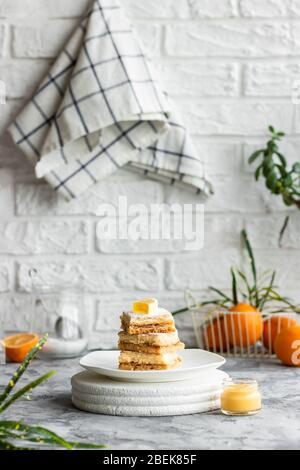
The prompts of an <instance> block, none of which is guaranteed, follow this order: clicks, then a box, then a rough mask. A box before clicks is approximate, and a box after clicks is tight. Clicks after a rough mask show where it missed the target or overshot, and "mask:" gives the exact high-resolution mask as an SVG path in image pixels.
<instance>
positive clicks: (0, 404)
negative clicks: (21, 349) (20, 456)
mask: <svg viewBox="0 0 300 470" xmlns="http://www.w3.org/2000/svg"><path fill="white" fill-rule="evenodd" d="M47 338H48V335H45V336H43V338H41V339H40V341H39V342H38V344H37V345H36V346H35V347H34V348H33V349H31V351H29V353H28V354H27V356H26V358H25V359H24V361H23V363H22V364H21V365H20V366H19V367H18V369H17V370H16V372H15V373H14V374H13V376H12V377H11V379H10V380H9V382H8V384H7V386H6V387H5V389H4V391H3V393H2V394H1V395H0V414H1V413H3V412H4V411H5V410H7V408H9V407H10V406H11V405H12V404H13V403H14V402H15V401H16V400H18V399H19V398H21V397H23V396H24V395H26V394H27V393H30V392H31V391H32V390H33V389H34V388H36V387H37V386H38V385H40V384H41V383H43V382H45V381H46V380H48V379H49V378H50V377H52V375H54V374H55V371H50V372H48V373H47V374H45V375H43V376H41V377H39V378H38V379H36V380H34V381H33V382H31V383H29V384H27V385H25V386H24V387H23V388H21V389H20V390H18V391H17V392H15V393H12V392H13V390H14V388H15V386H16V384H17V383H18V381H19V380H20V379H21V377H22V375H23V374H24V372H25V371H26V369H27V367H28V366H29V364H30V363H31V361H32V360H33V359H34V357H35V356H36V354H37V353H38V351H40V350H41V349H42V347H43V345H44V344H45V343H46V341H47ZM17 441H22V446H17V445H16V444H15V442H17ZM25 443H26V445H28V444H29V446H28V447H26V446H24V444H25ZM30 444H36V445H39V446H41V445H45V444H47V445H51V446H56V447H63V448H65V449H68V450H73V449H101V448H103V447H105V446H104V445H102V444H87V443H82V442H70V441H66V440H65V439H63V438H62V437H60V436H58V435H57V434H55V433H54V432H52V431H50V430H49V429H46V428H43V427H41V426H30V425H27V424H24V423H23V422H22V421H1V420H0V449H3V450H26V449H27V450H30V449H35V448H36V447H32V446H30Z"/></svg>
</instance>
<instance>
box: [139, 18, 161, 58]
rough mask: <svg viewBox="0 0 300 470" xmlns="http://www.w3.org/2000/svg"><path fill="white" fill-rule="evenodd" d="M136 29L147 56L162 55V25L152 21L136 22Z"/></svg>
mask: <svg viewBox="0 0 300 470" xmlns="http://www.w3.org/2000/svg"><path fill="white" fill-rule="evenodd" d="M134 29H135V31H136V33H137V35H138V40H139V42H140V45H141V46H142V49H143V51H144V52H145V54H146V55H147V57H150V58H152V57H158V56H159V55H160V44H161V34H162V27H161V26H160V25H155V24H151V23H149V24H144V23H134Z"/></svg>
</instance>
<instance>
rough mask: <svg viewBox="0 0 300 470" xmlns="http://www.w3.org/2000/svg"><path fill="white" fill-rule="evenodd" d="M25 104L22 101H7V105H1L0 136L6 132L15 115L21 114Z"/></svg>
mask: <svg viewBox="0 0 300 470" xmlns="http://www.w3.org/2000/svg"><path fill="white" fill-rule="evenodd" d="M22 104H23V102H22V101H20V100H11V101H7V103H6V104H2V105H0V136H2V135H3V133H4V132H5V131H6V129H7V127H8V126H9V124H10V123H11V122H12V120H13V118H14V117H15V115H16V114H17V113H18V112H19V110H20V109H21V107H22Z"/></svg>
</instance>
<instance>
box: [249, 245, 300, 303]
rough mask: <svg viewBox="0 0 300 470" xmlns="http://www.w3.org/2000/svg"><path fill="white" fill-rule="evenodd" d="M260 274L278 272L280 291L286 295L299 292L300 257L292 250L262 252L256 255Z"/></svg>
mask: <svg viewBox="0 0 300 470" xmlns="http://www.w3.org/2000/svg"><path fill="white" fill-rule="evenodd" d="M256 261H257V265H258V270H259V271H260V272H264V271H268V270H276V272H277V278H276V279H277V281H276V285H277V286H279V287H278V291H280V293H281V294H282V295H286V290H295V291H296V290H299V278H300V263H299V257H298V256H295V252H294V251H292V250H272V251H266V250H264V251H260V252H257V254H256Z"/></svg>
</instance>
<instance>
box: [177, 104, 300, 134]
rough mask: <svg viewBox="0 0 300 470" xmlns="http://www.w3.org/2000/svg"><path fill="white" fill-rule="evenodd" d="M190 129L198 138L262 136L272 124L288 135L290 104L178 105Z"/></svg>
mask: <svg viewBox="0 0 300 470" xmlns="http://www.w3.org/2000/svg"><path fill="white" fill-rule="evenodd" d="M180 108H181V111H182V114H183V116H184V118H185V122H186V123H187V125H188V127H189V129H190V130H191V132H193V133H194V134H199V135H205V134H206V135H209V134H216V135H241V136H244V135H253V136H255V135H262V134H263V133H264V132H265V130H266V128H267V126H268V125H269V124H270V123H272V124H273V125H274V127H276V128H282V129H285V130H286V132H288V133H289V132H291V131H292V129H293V118H294V112H293V107H292V106H291V103H288V102H287V103H268V102H259V103H252V102H247V101H243V100H240V101H238V102H223V103H219V102H213V103H207V102H205V103H204V102H201V101H198V102H195V101H194V103H188V102H187V103H184V104H182V103H181V104H180Z"/></svg>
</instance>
